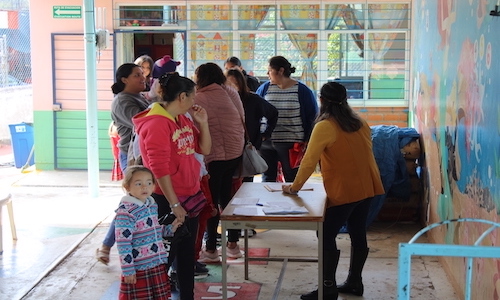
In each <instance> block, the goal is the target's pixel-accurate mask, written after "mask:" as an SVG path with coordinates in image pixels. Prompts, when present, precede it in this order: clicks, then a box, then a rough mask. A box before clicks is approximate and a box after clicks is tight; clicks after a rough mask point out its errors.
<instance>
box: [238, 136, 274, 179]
mask: <svg viewBox="0 0 500 300" xmlns="http://www.w3.org/2000/svg"><path fill="white" fill-rule="evenodd" d="M267 168H268V166H267V163H266V161H265V160H264V159H263V158H262V156H260V154H259V152H258V151H257V149H255V146H254V145H252V143H251V142H250V141H248V142H247V143H246V145H245V148H244V149H243V155H242V156H241V163H240V165H239V167H238V168H237V169H236V173H235V176H236V177H252V176H254V175H257V174H260V173H264V172H265V171H267Z"/></svg>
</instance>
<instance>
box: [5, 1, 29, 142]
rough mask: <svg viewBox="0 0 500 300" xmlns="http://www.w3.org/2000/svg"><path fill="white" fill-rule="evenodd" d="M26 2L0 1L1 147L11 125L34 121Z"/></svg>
mask: <svg viewBox="0 0 500 300" xmlns="http://www.w3.org/2000/svg"><path fill="white" fill-rule="evenodd" d="M31 78H32V76H31V41H30V12H29V0H0V105H1V107H4V108H6V109H7V110H8V113H6V114H5V115H4V116H3V117H2V118H0V144H8V143H10V139H11V136H10V131H9V126H8V125H10V124H16V123H21V122H27V123H30V122H32V121H33V96H32V94H33V93H32V88H31Z"/></svg>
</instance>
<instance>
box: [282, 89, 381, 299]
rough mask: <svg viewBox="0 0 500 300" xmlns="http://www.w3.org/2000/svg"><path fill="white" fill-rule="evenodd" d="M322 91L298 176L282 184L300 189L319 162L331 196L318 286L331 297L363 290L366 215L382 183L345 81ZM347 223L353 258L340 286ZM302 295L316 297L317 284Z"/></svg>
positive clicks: (366, 131) (368, 136)
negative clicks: (340, 245)
mask: <svg viewBox="0 0 500 300" xmlns="http://www.w3.org/2000/svg"><path fill="white" fill-rule="evenodd" d="M320 93H321V94H320V97H319V98H320V102H321V107H320V114H319V116H318V118H317V120H316V124H315V126H314V128H313V130H312V133H311V139H310V140H309V144H308V147H307V150H306V153H305V154H304V158H303V159H302V162H301V164H300V167H299V170H298V173H297V176H296V177H295V180H294V181H293V183H292V184H291V185H283V192H285V193H288V194H293V195H296V194H297V193H298V191H299V190H300V189H301V188H302V186H303V185H304V183H305V182H306V180H307V179H308V178H309V176H311V174H312V173H313V172H314V170H315V168H316V165H317V164H318V163H319V164H320V166H321V175H322V177H323V185H324V187H325V190H326V195H327V198H328V200H327V201H328V202H327V209H326V212H325V221H324V223H323V286H322V287H319V288H323V299H329V300H331V299H337V298H338V293H339V292H341V293H350V294H354V295H358V296H361V295H363V283H362V281H361V272H362V270H363V266H364V264H365V261H366V258H367V257H368V244H367V240H366V218H367V216H368V211H369V208H370V203H371V200H372V198H373V197H374V196H376V195H381V194H383V193H384V187H383V185H382V181H381V179H380V172H379V169H378V166H377V163H376V162H375V158H374V156H373V152H372V142H371V129H370V126H368V124H367V123H366V121H365V120H363V119H362V118H361V117H359V116H358V115H357V114H356V113H355V112H354V111H353V110H352V108H351V107H350V106H349V104H348V103H347V91H346V89H345V87H344V86H343V85H341V84H339V83H337V82H328V83H326V84H325V85H323V87H322V88H321V92H320ZM345 223H347V230H348V232H349V236H350V238H351V264H350V268H349V276H348V277H347V280H346V282H344V283H343V284H341V285H339V286H337V284H336V281H335V273H336V271H337V265H338V262H339V256H340V251H339V250H338V249H337V244H336V242H335V238H336V237H337V234H338V232H339V230H340V228H341V227H342V226H343V225H344V224H345ZM300 298H301V299H303V300H317V299H318V290H315V291H312V292H310V293H308V294H304V295H302V296H301V297H300Z"/></svg>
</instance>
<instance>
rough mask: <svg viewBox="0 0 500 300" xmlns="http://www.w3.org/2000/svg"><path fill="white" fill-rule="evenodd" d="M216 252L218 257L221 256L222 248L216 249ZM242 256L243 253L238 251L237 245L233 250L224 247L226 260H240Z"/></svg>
mask: <svg viewBox="0 0 500 300" xmlns="http://www.w3.org/2000/svg"><path fill="white" fill-rule="evenodd" d="M217 252H219V255H222V247H219V248H217ZM243 254H245V251H242V250H240V246H239V245H236V247H235V248H233V249H231V248H228V247H227V246H226V255H227V257H228V258H240V257H243Z"/></svg>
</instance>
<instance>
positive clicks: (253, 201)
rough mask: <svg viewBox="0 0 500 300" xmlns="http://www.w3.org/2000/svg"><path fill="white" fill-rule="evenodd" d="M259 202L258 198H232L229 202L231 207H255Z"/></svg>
mask: <svg viewBox="0 0 500 300" xmlns="http://www.w3.org/2000/svg"><path fill="white" fill-rule="evenodd" d="M257 202H259V198H255V197H244V198H234V199H233V201H232V202H231V204H232V205H255V204H257Z"/></svg>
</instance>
